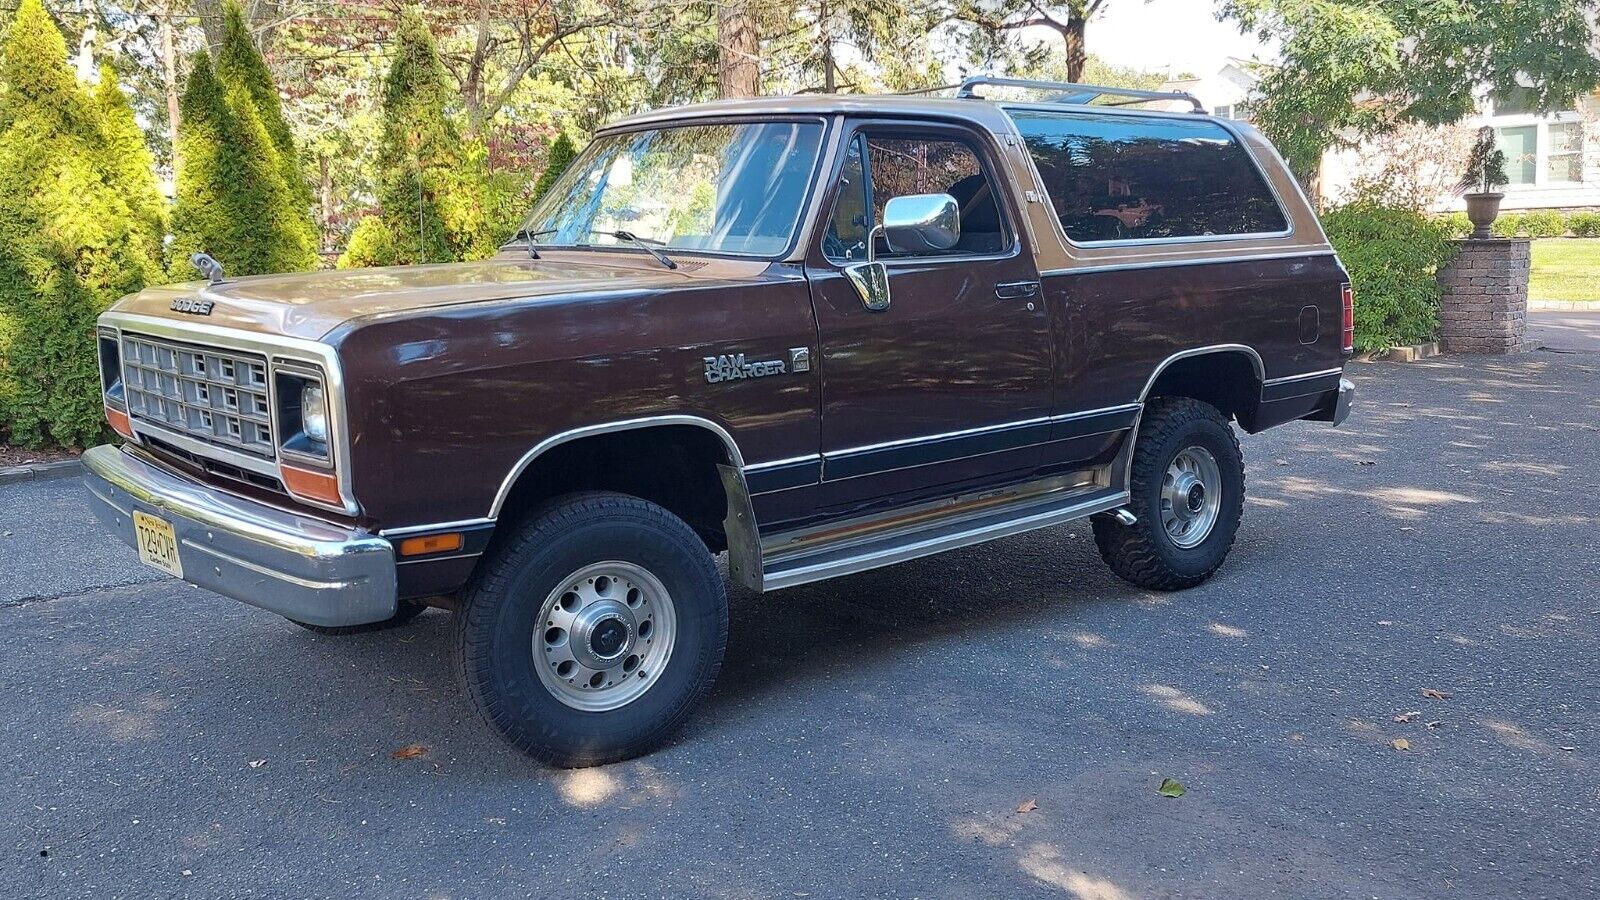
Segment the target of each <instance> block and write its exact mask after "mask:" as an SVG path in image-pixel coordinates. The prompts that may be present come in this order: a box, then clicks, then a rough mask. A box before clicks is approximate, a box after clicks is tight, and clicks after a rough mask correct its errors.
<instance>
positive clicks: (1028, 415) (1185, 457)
mask: <svg viewBox="0 0 1600 900" xmlns="http://www.w3.org/2000/svg"><path fill="white" fill-rule="evenodd" d="M997 83H999V82H997V81H996V80H994V79H975V80H973V81H971V82H969V83H968V84H967V85H965V86H964V87H963V88H962V90H961V91H960V93H959V95H958V96H957V97H955V98H940V99H935V98H929V97H847V96H813V97H783V98H770V99H760V100H747V101H732V102H719V103H711V104H706V105H701V106H691V107H686V108H680V109H673V110H666V111H661V112H652V113H648V114H644V115H639V116H635V117H633V118H630V119H626V120H624V121H622V122H619V123H617V124H614V125H611V126H609V127H607V128H604V129H602V130H601V131H600V133H599V134H598V135H597V136H596V137H595V139H594V142H593V143H592V144H590V146H589V147H588V149H587V150H585V151H584V153H583V154H582V155H581V156H580V157H579V158H578V159H577V160H576V161H575V162H574V163H573V164H572V166H571V168H570V169H569V170H568V171H567V172H566V173H565V174H564V175H563V176H562V178H561V179H560V181H559V182H558V183H557V184H556V185H555V186H554V188H553V189H552V190H550V191H549V193H548V194H547V195H546V196H545V197H544V198H543V199H542V200H540V202H539V203H538V204H537V206H536V207H535V209H534V210H533V212H532V214H531V215H530V217H529V218H528V220H527V223H526V225H525V226H524V228H523V229H522V230H521V231H520V232H519V233H518V235H517V236H516V239H515V240H514V241H513V242H512V243H511V244H508V245H507V246H506V247H505V248H504V249H503V250H502V252H501V253H500V254H499V255H498V256H496V257H495V258H494V259H491V260H487V261H483V262H476V263H462V264H453V265H431V266H417V267H413V268H394V269H372V270H366V271H350V272H318V273H313V274H303V275H285V276H264V277H255V278H243V279H238V280H226V279H224V278H223V277H222V274H221V273H220V272H217V271H216V270H215V269H212V270H211V271H212V280H211V282H210V283H195V284H186V285H175V286H171V287H163V288H153V289H150V290H146V291H144V292H142V293H140V294H137V295H135V296H131V297H128V298H126V299H124V300H123V301H121V302H120V303H119V304H117V306H116V308H115V309H113V310H112V311H110V312H108V313H106V314H105V316H103V317H102V319H101V322H100V335H101V339H100V355H101V363H102V370H103V375H104V382H105V402H106V413H107V416H108V418H109V420H110V422H111V424H112V426H113V427H114V428H115V430H116V431H118V432H119V433H120V434H121V435H122V436H123V437H124V438H125V439H126V441H125V443H124V444H123V445H122V446H120V447H112V446H105V447H96V448H94V449H92V450H90V451H89V452H88V453H86V454H85V456H84V462H85V465H86V466H87V468H88V472H89V474H88V477H87V483H88V488H89V490H90V491H91V492H92V494H93V496H94V499H95V504H94V505H95V507H96V511H97V513H98V514H99V516H100V517H101V518H102V519H103V520H104V521H105V523H106V524H107V525H108V526H110V528H111V529H112V530H113V531H115V532H116V533H117V534H118V535H120V536H121V537H122V538H123V540H125V541H127V542H128V543H130V544H133V545H134V546H135V547H136V548H137V549H138V551H139V555H140V558H141V559H142V560H143V561H144V562H146V563H147V564H149V565H152V566H154V567H156V568H158V569H161V570H163V571H166V572H169V573H171V574H172V575H175V576H177V577H179V578H183V579H185V580H187V581H190V582H192V583H194V584H197V585H200V586H202V587H205V588H209V589H211V590H213V591H216V592H218V593H221V594H226V595H228V596H230V597H235V598H237V599H240V600H243V601H245V602H247V603H251V604H254V605H256V606H260V607H262V608H265V609H268V610H271V611H273V612H276V613H280V614H282V615H284V616H286V617H288V618H289V619H291V620H293V621H295V622H298V623H300V624H302V625H304V626H306V627H307V628H310V629H313V630H315V631H320V632H323V633H346V632H351V631H358V630H365V629H370V628H374V627H382V626H389V625H396V624H400V623H403V622H405V621H407V620H409V619H411V618H412V617H414V616H416V615H417V614H418V613H419V612H420V611H421V610H423V609H424V608H425V607H426V606H439V607H443V608H447V609H451V610H454V611H455V613H456V615H455V620H456V629H455V634H456V638H455V641H456V644H457V651H458V654H457V656H458V659H459V667H460V675H461V678H462V681H463V683H464V685H465V688H466V692H467V694H468V695H469V696H470V697H471V698H472V701H473V703H474V704H475V705H476V706H477V707H478V709H479V711H480V712H481V713H482V714H483V716H484V718H485V719H486V720H487V721H488V722H489V724H490V725H491V726H492V727H493V728H494V729H495V730H496V731H498V732H499V733H500V734H502V735H504V736H505V737H506V738H507V739H508V740H509V741H510V742H511V743H513V744H514V745H516V746H517V747H518V748H520V749H522V750H524V751H526V752H527V753H530V754H532V755H534V756H536V757H538V758H539V759H542V760H546V761H548V762H551V763H555V764H558V765H585V764H592V763H599V762H605V761H608V760H616V759H621V758H625V757H628V756H632V755H635V754H638V753H642V752H644V751H647V750H649V749H650V748H652V747H654V746H656V745H658V744H659V743H661V742H662V741H663V740H665V739H666V738H667V737H668V736H669V735H671V734H672V732H673V731H674V730H675V729H676V728H677V727H678V726H679V725H680V724H681V723H682V722H683V721H684V719H685V718H686V717H687V716H688V715H689V713H690V710H691V709H692V708H693V707H694V705H695V702H696V701H697V700H698V699H699V698H700V697H701V696H702V695H703V694H704V693H705V692H706V690H707V688H708V687H709V686H710V684H711V682H712V680H713V678H714V677H715V675H716V673H717V669H718V666H719V665H720V663H721V660H722V654H723V647H724V643H725V641H726V639H727V628H728V608H727V595H726V589H725V586H724V583H723V579H722V576H721V575H720V574H719V572H718V569H717V565H716V562H715V560H714V555H715V554H718V553H722V552H726V553H727V560H728V562H727V564H728V571H729V573H730V574H731V576H732V578H734V579H736V580H738V581H739V582H742V583H743V584H745V585H748V586H749V587H750V588H752V589H754V590H757V591H771V590H776V589H780V588H785V587H789V586H792V585H797V584H803V583H805V582H810V581H817V580H819V579H824V578H831V577H833V576H837V575H846V574H850V573H852V572H860V571H863V570H865V569H871V568H874V567H877V566H885V565H889V564H892V563H897V562H903V561H905V560H909V559H914V558H916V557H919V556H924V555H927V554H931V553H938V552H940V551H943V550H948V549H951V548H954V547H961V546H964V545H968V544H973V543H977V542H980V541H987V540H991V539H994V538H999V537H1005V536H1007V535H1013V534H1017V533H1019V532H1023V531H1028V530H1030V529H1035V528H1044V527H1047V526H1052V525H1059V524H1061V523H1063V522H1067V521H1071V520H1073V519H1079V518H1083V517H1092V521H1093V527H1094V534H1095V539H1096V542H1097V543H1098V545H1099V548H1100V552H1101V554H1102V555H1103V556H1104V557H1105V559H1106V561H1107V562H1108V563H1109V564H1110V565H1111V567H1112V569H1113V570H1115V571H1116V573H1117V574H1118V575H1120V576H1122V577H1123V578H1125V579H1127V580H1129V581H1131V582H1133V583H1135V584H1137V585H1140V586H1142V587H1146V588H1153V589H1158V590H1172V589H1178V588H1184V587H1188V586H1191V585H1195V584H1198V583H1200V582H1201V581H1203V580H1205V579H1206V578H1207V577H1209V576H1210V575H1211V574H1212V573H1213V572H1215V571H1216V569H1217V568H1218V566H1220V565H1221V563H1222V560H1223V557H1224V556H1225V555H1226V554H1227V552H1228V548H1229V546H1230V545H1231V544H1232V542H1233V538H1234V533H1235V531H1236V529H1237V528H1238V524H1239V516H1240V511H1241V509H1242V506H1243V500H1244V497H1243V488H1244V482H1243V462H1242V459H1241V457H1240V451H1239V446H1238V442H1237V440H1236V438H1235V434H1234V430H1233V428H1232V427H1231V424H1230V423H1232V422H1237V423H1238V425H1239V427H1240V428H1241V429H1243V430H1244V431H1246V432H1250V433H1254V432H1257V431H1261V430H1262V429H1265V428H1270V427H1272V426H1274V425H1278V424H1281V423H1284V422H1289V421H1293V420H1296V419H1312V420H1316V421H1324V422H1333V423H1335V424H1337V423H1338V422H1340V421H1342V420H1343V419H1344V417H1345V415H1346V414H1347V412H1348V410H1349V404H1350V399H1351V393H1352V389H1351V386H1350V384H1349V382H1347V381H1345V380H1343V379H1342V378H1341V377H1340V375H1341V370H1342V366H1343V364H1344V362H1345V360H1346V359H1347V358H1348V357H1349V355H1350V349H1351V297H1350V289H1349V285H1348V283H1347V281H1348V279H1347V278H1346V275H1345V272H1344V270H1343V269H1342V268H1341V266H1340V264H1339V260H1338V259H1337V258H1336V257H1335V256H1334V252H1333V250H1332V248H1331V247H1330V246H1329V245H1328V242H1327V240H1326V238H1325V237H1324V236H1323V233H1322V229H1321V228H1320V227H1319V225H1318V223H1317V219H1316V216H1315V215H1314V213H1313V212H1312V210H1311V209H1310V207H1309V206H1308V205H1307V203H1306V201H1305V198H1304V197H1303V196H1302V195H1301V193H1300V191H1299V189H1298V188H1297V186H1296V184H1295V181H1294V180H1293V178H1292V177H1291V176H1290V174H1289V172H1288V171H1287V170H1286V169H1285V168H1284V165H1283V163H1282V161H1281V160H1280V159H1279V158H1278V156H1277V154H1276V153H1275V152H1274V151H1273V149H1272V147H1271V146H1270V145H1269V144H1268V143H1267V142H1266V141H1265V140H1263V139H1262V137H1261V136H1260V135H1259V134H1257V133H1256V132H1255V131H1254V130H1252V129H1251V128H1250V127H1249V126H1247V125H1243V124H1241V123H1238V122H1230V121H1223V120H1218V119H1214V118H1211V117H1208V116H1206V115H1203V114H1199V113H1198V111H1197V112H1195V113H1189V112H1167V111H1151V110H1148V109H1136V108H1131V107H1130V106H1129V105H1128V104H1129V102H1130V101H1131V102H1134V103H1142V102H1146V101H1165V102H1170V101H1172V100H1173V99H1183V100H1188V99H1189V98H1187V97H1184V96H1182V95H1164V94H1148V93H1141V92H1122V91H1112V90H1110V89H1104V88H1091V87H1084V86H1078V85H1033V86H1034V87H1043V88H1045V89H1048V90H1050V91H1051V92H1053V93H1054V95H1055V96H1054V97H1053V98H1052V99H1050V100H1047V101H1038V102H1020V101H1019V102H1016V103H1008V102H1001V101H996V100H985V99H982V98H980V97H978V96H977V93H978V91H979V90H989V89H990V88H991V87H992V86H993V85H995V84H997ZM1102 99H1114V100H1115V101H1116V102H1115V103H1113V104H1107V103H1103V102H1096V101H1099V100H1102ZM1196 106H1197V107H1198V104H1196ZM201 262H202V263H207V264H210V261H209V260H201ZM203 270H204V269H203Z"/></svg>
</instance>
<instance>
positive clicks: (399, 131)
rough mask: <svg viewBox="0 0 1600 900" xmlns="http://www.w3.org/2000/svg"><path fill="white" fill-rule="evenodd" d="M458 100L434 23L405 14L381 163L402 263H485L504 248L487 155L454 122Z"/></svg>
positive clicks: (386, 106)
mask: <svg viewBox="0 0 1600 900" xmlns="http://www.w3.org/2000/svg"><path fill="white" fill-rule="evenodd" d="M456 99H457V95H456V89H455V88H454V87H452V86H451V84H450V76H449V73H448V72H447V71H446V70H445V67H444V63H443V62H441V61H440V59H439V51H438V48H437V47H436V46H435V45H434V41H433V34H432V33H431V32H429V30H428V26H427V23H425V22H424V21H423V20H422V16H421V15H420V14H419V13H418V12H417V11H416V10H415V9H413V8H410V7H408V8H406V9H405V10H404V11H403V12H402V13H401V16H400V25H399V27H398V28H397V29H396V30H395V38H394V62H393V63H392V64H391V65H390V67H389V73H388V75H387V76H386V77H385V78H384V86H383V132H382V135H381V137H380V138H379V141H378V159H377V171H378V184H377V194H378V205H379V207H380V208H381V209H382V213H381V215H382V216H383V220H384V223H385V224H387V225H388V230H389V234H390V235H391V237H392V243H393V248H394V261H395V262H397V263H421V262H449V261H452V260H460V259H480V258H483V257H487V256H491V255H493V254H494V252H495V250H496V249H497V246H498V241H497V240H496V238H497V237H498V236H497V235H496V234H495V231H496V222H495V219H496V216H495V210H494V208H493V207H494V201H493V198H491V197H490V192H489V188H488V176H487V159H486V157H487V154H486V151H485V150H484V147H483V145H482V144H481V143H480V142H478V141H469V140H465V139H464V138H463V137H462V134H461V129H460V128H459V127H458V126H457V124H456V122H455V120H454V119H452V118H451V117H450V113H449V110H450V108H451V104H452V103H454V102H455V101H456Z"/></svg>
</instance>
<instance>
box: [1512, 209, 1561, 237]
mask: <svg viewBox="0 0 1600 900" xmlns="http://www.w3.org/2000/svg"><path fill="white" fill-rule="evenodd" d="M1522 230H1523V231H1524V232H1525V233H1526V234H1527V235H1528V237H1531V238H1553V237H1561V236H1562V235H1564V234H1566V233H1567V218H1566V216H1563V215H1562V214H1561V213H1558V212H1556V211H1555V210H1553V209H1541V210H1536V211H1534V212H1531V213H1528V214H1527V215H1525V216H1523V217H1522Z"/></svg>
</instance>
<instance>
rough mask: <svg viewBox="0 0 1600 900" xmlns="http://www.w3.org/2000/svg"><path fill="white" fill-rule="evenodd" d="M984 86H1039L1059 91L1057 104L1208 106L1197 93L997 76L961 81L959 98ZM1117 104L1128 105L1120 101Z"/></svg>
mask: <svg viewBox="0 0 1600 900" xmlns="http://www.w3.org/2000/svg"><path fill="white" fill-rule="evenodd" d="M983 85H992V86H994V87H1020V88H1036V89H1039V90H1047V91H1059V92H1060V93H1059V94H1058V95H1057V96H1055V97H1052V98H1051V102H1054V103H1076V104H1088V103H1092V102H1094V101H1095V100H1097V99H1099V98H1100V97H1126V98H1130V99H1129V100H1128V101H1127V102H1128V103H1144V102H1147V101H1150V100H1176V101H1181V102H1184V103H1188V104H1190V105H1191V106H1193V107H1194V111H1195V112H1197V113H1202V114H1203V113H1204V112H1205V111H1206V108H1205V106H1204V104H1202V103H1201V102H1200V100H1199V98H1197V97H1196V96H1195V95H1193V94H1191V93H1188V92H1187V91H1145V90H1139V89H1137V88H1119V87H1107V86H1105V85H1101V84H1076V83H1073V82H1070V81H1034V80H1033V79H1029V78H1000V77H998V76H994V75H974V76H972V77H971V78H968V79H966V80H965V81H963V82H961V85H960V87H959V88H958V89H957V91H956V96H957V97H962V98H971V99H977V98H978V95H977V94H976V93H974V91H973V89H974V88H977V87H981V86H983ZM1117 105H1118V106H1122V105H1126V104H1125V103H1124V104H1117Z"/></svg>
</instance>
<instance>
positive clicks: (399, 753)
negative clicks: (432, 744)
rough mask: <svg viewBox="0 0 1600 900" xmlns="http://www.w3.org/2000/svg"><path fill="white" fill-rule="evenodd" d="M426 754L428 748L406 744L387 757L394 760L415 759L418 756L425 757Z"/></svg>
mask: <svg viewBox="0 0 1600 900" xmlns="http://www.w3.org/2000/svg"><path fill="white" fill-rule="evenodd" d="M427 753H428V748H427V747H424V746H422V745H421V744H407V745H406V746H404V747H401V748H400V749H399V750H396V751H395V752H393V753H391V754H389V755H390V756H392V757H394V758H395V759H416V758H417V757H419V756H426V755H427Z"/></svg>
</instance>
